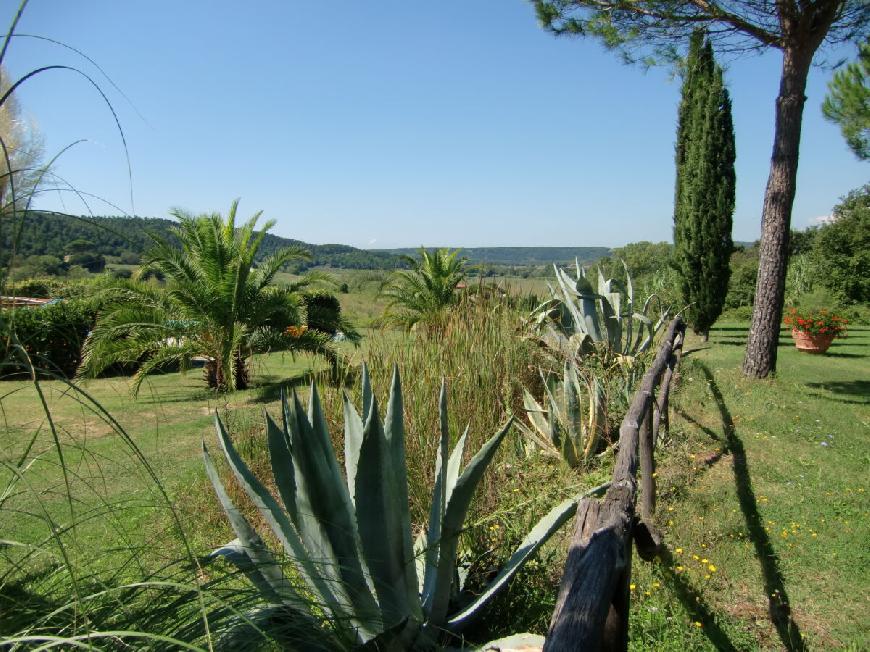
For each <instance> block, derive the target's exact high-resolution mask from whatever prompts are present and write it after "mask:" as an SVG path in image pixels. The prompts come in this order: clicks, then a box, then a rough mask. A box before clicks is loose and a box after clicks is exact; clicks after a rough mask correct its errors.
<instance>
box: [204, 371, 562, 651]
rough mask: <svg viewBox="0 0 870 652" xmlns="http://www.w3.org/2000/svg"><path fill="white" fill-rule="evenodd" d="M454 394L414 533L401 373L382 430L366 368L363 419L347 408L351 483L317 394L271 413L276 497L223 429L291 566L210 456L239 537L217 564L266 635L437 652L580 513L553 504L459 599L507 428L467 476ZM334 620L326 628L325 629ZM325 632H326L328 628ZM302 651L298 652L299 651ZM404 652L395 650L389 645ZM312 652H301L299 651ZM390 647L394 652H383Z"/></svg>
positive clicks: (238, 473)
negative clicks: (282, 629) (473, 527)
mask: <svg viewBox="0 0 870 652" xmlns="http://www.w3.org/2000/svg"><path fill="white" fill-rule="evenodd" d="M446 396H447V395H446V387H445V385H444V384H443V383H442V387H441V396H440V405H439V410H440V424H441V425H440V435H439V437H440V439H439V447H438V455H437V458H436V462H435V486H434V489H433V493H432V502H431V508H430V510H429V522H428V525H427V526H426V527H425V528H423V530H422V532H421V534H420V536H419V537H417V540H416V542H415V541H414V539H413V538H412V534H411V519H410V511H409V507H408V482H407V467H406V463H405V445H404V425H403V408H402V390H401V384H400V381H399V374H398V370H397V369H396V370H394V373H393V380H392V386H391V388H390V395H389V399H388V405H387V410H386V415H385V418H384V419H382V418H381V416H380V411H379V409H378V404H377V401H376V400H375V397H374V394H373V392H372V389H371V385H370V381H369V376H368V370H367V369H366V368H365V367H363V377H362V398H363V405H362V416H360V414H359V413H358V412H357V410H356V409H355V407H354V406H353V404H352V402H351V401H350V399H349V398H348V397H347V396H345V399H344V431H345V432H344V446H345V455H344V457H345V475H344V477H342V474H341V472H340V470H339V464H338V461H337V459H336V456H335V452H334V450H333V448H332V443H331V439H330V436H329V433H328V431H327V424H326V419H325V417H324V415H323V411H322V408H321V404H320V399H319V398H318V394H317V388H316V387H315V386H314V385H313V384H312V386H311V398H310V401H309V404H308V410H307V412H306V410H305V409H304V408H303V406H302V404H301V402H300V400H299V398H298V396H296V394H295V392H293V393H292V394H291V396H290V397H287V396H286V395H283V396H282V405H283V427H279V426H278V425H277V424H276V423H275V422H274V421H273V420H272V419H271V417H269V416H268V415H266V430H267V438H268V446H269V453H270V458H271V465H272V472H273V474H274V482H275V486H276V487H277V493H278V495H279V497H280V502H279V500H278V499H277V498H276V497H275V496H273V495H272V493H270V492H269V490H268V489H267V488H266V487H265V486H264V485H263V483H262V482H261V481H260V480H258V479H257V478H256V477H255V476H254V475H253V474H252V473H251V471H250V469H249V468H248V467H247V466H246V465H245V463H244V462H243V461H242V459H241V458H240V457H239V454H238V452H237V451H236V449H235V448H234V447H233V444H232V441H231V439H230V437H229V435H228V434H227V432H226V430H225V429H224V426H223V424H222V422H221V420H220V419H219V418H217V417H216V428H217V435H218V441H219V442H220V446H221V448H222V449H223V451H224V454H225V456H226V459H227V462H228V463H229V466H230V468H231V469H232V472H233V474H234V475H235V477H236V479H237V480H238V482H239V484H240V485H241V486H242V488H243V489H244V491H245V492H246V493H247V495H248V496H249V498H250V499H251V501H252V502H253V503H254V505H255V506H256V507H257V508H258V510H259V511H260V513H261V514H262V517H263V519H264V520H265V522H266V523H267V524H268V525H269V527H270V528H271V530H272V533H273V534H274V536H275V538H276V539H277V541H279V542H280V543H281V545H282V547H283V548H284V551H285V552H286V553H287V555H288V557H289V559H290V561H291V562H292V564H293V566H294V568H295V571H296V574H297V575H296V578H295V579H294V580H291V579H289V578H288V577H286V576H285V575H284V574H283V572H282V569H281V566H280V564H279V563H278V561H277V559H276V557H275V555H274V554H273V553H272V552H271V551H270V550H269V549H268V548H267V547H266V546H265V545H264V543H263V541H262V539H261V538H260V537H259V535H258V534H257V533H256V531H255V530H254V528H253V527H252V526H251V524H250V523H249V522H248V520H247V519H246V518H245V517H244V516H243V515H242V513H241V512H240V511H239V510H238V509H237V508H236V507H235V505H234V504H233V503H232V501H231V500H230V498H229V496H228V494H227V492H226V490H225V488H224V486H223V484H222V483H221V480H220V479H219V477H218V473H217V471H216V470H215V467H214V464H213V462H212V460H211V457H210V456H209V453H208V450H207V449H206V447H205V445H203V454H204V457H205V466H206V471H207V473H208V476H209V478H210V479H211V482H212V484H213V485H214V489H215V491H216V493H217V496H218V499H219V500H220V503H221V505H222V506H223V509H224V511H225V512H226V514H227V516H228V517H229V520H230V523H231V525H232V527H233V530H234V531H235V533H236V536H237V538H236V539H235V540H234V541H232V542H231V543H229V544H227V545H226V546H224V547H223V548H220V549H219V550H216V551H215V553H213V555H214V556H224V557H226V558H227V559H228V560H230V561H231V562H233V563H234V564H236V566H237V567H238V568H239V569H240V570H241V571H242V572H244V573H245V574H246V575H247V576H248V578H249V579H250V581H251V582H252V583H253V584H254V586H255V587H256V588H257V590H258V591H259V593H260V594H261V596H262V598H263V600H264V601H265V602H266V603H267V604H268V606H267V607H264V608H263V609H261V610H259V611H258V613H257V615H256V616H254V615H250V616H249V617H248V618H247V619H246V622H249V621H250V620H251V619H254V618H256V622H257V624H258V625H262V624H263V623H265V622H273V621H274V619H275V618H276V614H278V615H281V614H283V616H282V617H284V618H285V619H289V620H292V621H293V622H294V623H296V625H297V626H295V627H293V631H294V632H295V633H296V636H297V637H298V636H299V635H300V632H305V631H308V632H309V633H310V635H311V636H313V637H314V638H315V639H316V641H317V644H318V647H319V648H323V647H335V648H353V647H356V646H359V645H364V644H367V643H371V644H372V646H374V647H373V648H372V649H375V648H377V649H380V647H381V646H391V647H390V648H389V649H428V648H431V647H434V646H435V645H436V644H437V641H438V640H439V639H440V638H442V637H443V636H444V635H445V634H449V633H451V632H457V631H459V630H460V629H461V628H462V627H463V626H465V625H466V624H467V623H468V622H469V621H471V620H472V619H473V618H474V617H475V616H476V615H478V614H479V613H480V611H481V607H482V606H483V605H484V604H486V603H487V602H488V601H489V600H490V599H491V598H492V596H493V595H495V593H496V592H497V591H499V589H501V588H503V587H504V586H505V585H506V583H507V582H508V580H509V579H510V578H511V577H513V575H514V574H515V573H516V572H517V571H518V570H519V569H520V568H521V567H522V566H523V564H524V563H525V562H526V561H527V560H528V559H529V557H530V556H531V555H533V554H534V553H535V552H536V551H537V550H538V548H539V547H540V546H541V545H543V543H544V542H545V541H546V540H547V539H548V538H549V537H550V536H551V535H552V534H553V533H554V532H555V531H556V530H557V529H558V528H559V527H560V526H561V525H562V524H563V523H565V522H566V521H567V520H568V519H569V518H570V517H571V515H572V514H573V513H574V511H575V507H576V500H577V499H569V500H566V501H564V502H563V503H561V504H560V505H558V506H556V507H555V508H554V509H553V510H551V511H550V512H549V513H548V514H547V515H546V516H544V517H543V518H542V519H541V520H540V521H539V522H538V523H537V524H536V525H535V527H534V528H533V529H532V530H531V531H530V532H529V534H528V535H527V536H526V538H525V539H524V540H523V542H522V543H521V544H520V546H519V548H517V550H516V552H515V553H514V554H513V555H512V556H511V558H510V559H509V560H508V561H507V563H506V564H505V566H504V567H503V568H502V569H501V571H500V572H499V573H498V575H497V576H496V577H495V578H494V579H493V580H492V581H491V582H490V583H489V584H488V585H487V586H486V588H485V590H484V591H483V592H482V593H481V594H480V595H478V596H476V597H475V598H474V599H472V600H470V601H467V602H466V603H463V602H461V600H459V599H458V598H459V597H460V596H461V590H462V586H461V581H460V579H459V572H458V566H457V552H458V547H459V534H460V532H461V531H462V529H463V523H464V521H465V517H466V514H467V513H468V509H469V505H470V503H471V499H472V496H473V494H474V491H475V489H476V487H477V485H478V483H479V482H480V480H481V478H482V476H483V473H484V471H485V470H486V467H487V466H488V464H489V463H490V461H492V459H493V456H494V455H495V453H496V450H497V449H498V447H499V444H501V442H502V441H503V440H504V438H505V436H506V435H507V433H508V430H509V427H510V425H511V422H510V421H508V422H507V423H505V424H504V426H503V427H502V428H501V429H500V430H499V431H498V432H497V433H496V434H495V435H493V437H492V438H490V439H489V440H488V441H487V442H486V443H485V444H484V445H483V447H482V448H481V449H480V451H478V453H477V454H476V455H475V456H474V457H472V458H471V460H470V461H469V462H468V464H467V465H466V466H465V468H461V467H462V458H463V453H464V448H465V442H466V439H467V436H468V431H467V429H466V432H465V434H463V435H462V437H460V438H459V440H458V441H457V443H456V446H455V448H454V449H453V451H452V453H450V454H449V455H448V442H449V439H450V435H449V432H448V427H447V398H446ZM323 616H325V618H323ZM324 620H325V621H326V623H328V625H329V627H327V628H324V625H323V624H322V623H323V621H324ZM297 643H298V641H297ZM392 646H395V647H392ZM302 648H303V649H308V648H305V646H304V644H302ZM384 649H386V647H385V648H384Z"/></svg>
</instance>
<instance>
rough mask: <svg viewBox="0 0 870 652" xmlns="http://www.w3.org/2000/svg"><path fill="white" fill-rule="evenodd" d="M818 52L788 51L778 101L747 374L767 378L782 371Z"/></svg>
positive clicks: (765, 200)
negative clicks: (802, 153)
mask: <svg viewBox="0 0 870 652" xmlns="http://www.w3.org/2000/svg"><path fill="white" fill-rule="evenodd" d="M814 51H815V48H812V47H806V46H805V47H804V48H802V49H797V48H791V49H786V50H784V51H783V62H782V78H781V80H780V86H779V97H777V99H776V130H775V132H774V139H773V154H772V156H771V161H770V176H769V177H768V179H767V190H766V191H765V195H764V210H763V213H762V217H761V244H760V247H759V260H758V278H757V281H756V284H755V302H754V305H753V308H752V323H751V326H750V328H749V340H748V342H747V344H746V357H745V358H744V359H743V373H744V374H745V375H746V376H749V377H752V378H765V377H767V375H768V374H769V373H771V372H772V371H776V347H777V345H778V343H779V324H780V321H781V320H782V309H783V300H784V293H785V273H786V265H787V262H788V238H789V227H790V223H791V210H792V205H793V203H794V196H795V189H796V185H797V184H796V177H797V168H798V150H799V149H800V140H801V120H802V117H803V110H804V102H805V101H806V97H805V96H804V91H805V90H806V85H807V74H808V73H809V68H810V63H811V62H812V58H813V53H814Z"/></svg>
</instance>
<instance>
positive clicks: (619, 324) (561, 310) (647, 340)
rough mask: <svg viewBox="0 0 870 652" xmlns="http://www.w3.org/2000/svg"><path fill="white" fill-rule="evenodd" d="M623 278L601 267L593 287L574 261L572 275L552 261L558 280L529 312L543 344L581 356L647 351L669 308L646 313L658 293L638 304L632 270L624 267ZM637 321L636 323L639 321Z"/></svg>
mask: <svg viewBox="0 0 870 652" xmlns="http://www.w3.org/2000/svg"><path fill="white" fill-rule="evenodd" d="M623 267H624V268H625V284H623V283H622V282H620V281H618V280H616V279H612V278H611V279H606V280H605V278H604V275H603V274H602V273H601V270H600V269H599V270H598V287H597V289H596V288H593V287H592V283H591V282H590V281H589V279H587V278H586V270H584V269H583V268H581V267H580V263H579V262H576V261H575V273H574V275H573V276H572V275H571V274H569V273H568V272H566V271H565V270H564V269H560V268H558V267H557V266H555V265H554V266H553V269H554V270H555V272H556V281H557V285H556V287H555V288H554V287H553V286H552V285H550V286H549V288H550V295H551V297H550V299H549V300H547V301H545V302H544V303H542V304H541V305H540V306H538V307H537V308H536V309H535V310H534V311H533V312H532V315H531V319H532V321H533V323H535V324H536V325H537V326H538V327H539V328H540V329H541V338H542V340H543V342H544V344H545V345H546V346H547V347H548V348H550V349H551V350H553V351H554V352H556V353H557V354H559V357H563V358H566V357H572V356H577V357H583V356H585V355H589V354H593V353H598V354H600V353H604V354H605V356H606V357H610V356H614V355H615V356H619V357H620V358H626V357H634V356H637V355H638V354H640V353H643V352H644V351H646V350H647V349H648V348H649V347H650V346H651V345H652V342H653V338H654V337H655V335H656V333H657V332H658V331H659V329H661V327H662V326H663V325H664V323H665V321H666V320H667V317H668V310H667V309H664V310H661V311H660V314H659V316H658V318H657V319H656V320H655V321H653V319H652V318H651V317H649V316H648V312H649V311H650V307H651V304H652V301H653V299H654V296H650V297H648V298H647V299H646V301H645V302H644V304H643V306H642V307H641V308H640V310H639V311H638V310H636V309H635V300H634V288H633V286H632V283H631V275H630V274H629V273H628V268H627V267H625V263H623ZM635 323H636V324H635Z"/></svg>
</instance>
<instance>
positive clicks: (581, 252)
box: [371, 247, 610, 265]
mask: <svg viewBox="0 0 870 652" xmlns="http://www.w3.org/2000/svg"><path fill="white" fill-rule="evenodd" d="M461 249H462V251H461V252H460V254H459V255H460V256H464V257H465V258H467V259H468V261H469V262H470V263H472V264H474V263H491V264H494V265H551V264H553V263H561V264H567V263H572V262H574V259H575V258H576V259H578V260H579V261H580V262H581V263H590V262H592V261H595V260H598V259H599V258H602V257H604V256H607V255H608V254H610V249H609V248H608V247H467V248H465V247H463V248H461ZM371 251H376V252H381V253H389V254H396V255H410V256H414V255H416V254H417V252H418V251H419V247H417V248H401V249H373V250H371Z"/></svg>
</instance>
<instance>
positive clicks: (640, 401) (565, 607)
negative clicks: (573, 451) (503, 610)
mask: <svg viewBox="0 0 870 652" xmlns="http://www.w3.org/2000/svg"><path fill="white" fill-rule="evenodd" d="M685 332H686V325H685V323H684V322H683V320H682V319H680V318H679V317H677V318H676V319H674V320H673V321H672V322H671V323H670V325H669V326H668V330H667V332H666V335H665V338H664V341H663V343H662V345H661V348H660V349H659V351H658V354H657V355H656V358H655V360H654V361H653V363H652V365H651V366H650V368H649V370H648V371H647V372H646V374H645V375H644V377H643V380H642V382H641V386H640V389H638V390H637V393H636V394H635V395H634V398H633V400H632V402H631V406H630V407H629V409H628V412H627V413H626V415H625V418H624V419H623V420H622V425H621V426H620V428H619V443H618V453H617V457H616V466H615V468H614V471H613V480H612V483H611V486H610V489H608V491H607V493H606V494H605V495H604V497H603V498H602V499H601V500H598V499H596V498H585V499H583V500H582V501H581V502H580V504H579V505H578V507H577V520H576V523H575V528H574V536H573V538H572V541H571V547H570V549H569V550H568V560H567V562H566V563H565V572H564V574H563V575H562V581H561V585H560V587H559V596H558V598H557V600H556V608H555V610H554V611H553V617H552V620H551V621H550V631H549V632H548V633H547V639H546V643H545V645H544V652H561V651H563V650H572V651H574V650H584V651H586V650H625V649H627V647H628V611H629V591H630V584H631V555H632V541H634V543H635V546H636V548H637V552H638V554H639V555H640V556H641V558H643V559H645V560H652V559H654V558H655V556H656V555H657V554H658V551H659V549H660V546H661V538H660V536H659V535H658V533H657V532H656V531H655V529H654V527H653V525H652V520H651V519H652V516H653V513H654V512H655V498H656V487H655V459H654V457H653V451H654V449H655V445H656V442H657V440H658V435H659V429H660V428H664V429H665V430H666V429H667V427H668V394H669V392H670V388H671V382H672V379H673V376H674V370H675V368H676V366H677V364H678V362H679V359H680V354H681V352H682V346H683V339H684V337H685ZM638 466H639V467H640V471H641V473H640V482H641V487H640V509H639V512H640V513H639V514H637V513H636V509H637V507H636V503H637V496H638V478H637V476H638V474H637V471H638Z"/></svg>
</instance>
